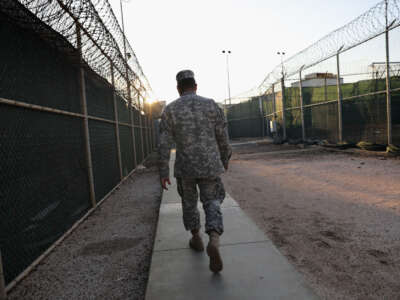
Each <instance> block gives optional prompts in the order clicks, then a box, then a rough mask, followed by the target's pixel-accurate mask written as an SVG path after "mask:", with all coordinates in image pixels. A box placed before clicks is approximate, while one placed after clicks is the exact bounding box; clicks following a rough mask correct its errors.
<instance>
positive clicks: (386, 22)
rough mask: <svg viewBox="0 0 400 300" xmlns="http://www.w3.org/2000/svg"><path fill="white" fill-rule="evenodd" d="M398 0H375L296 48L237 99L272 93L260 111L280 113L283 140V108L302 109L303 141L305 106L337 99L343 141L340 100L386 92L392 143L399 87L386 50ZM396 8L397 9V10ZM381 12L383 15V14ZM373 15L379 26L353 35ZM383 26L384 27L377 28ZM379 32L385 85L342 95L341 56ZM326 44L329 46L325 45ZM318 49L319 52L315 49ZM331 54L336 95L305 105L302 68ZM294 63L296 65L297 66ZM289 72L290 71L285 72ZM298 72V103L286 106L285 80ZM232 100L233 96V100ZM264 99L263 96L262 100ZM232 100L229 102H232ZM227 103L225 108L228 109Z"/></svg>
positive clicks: (270, 116)
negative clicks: (267, 107) (393, 84)
mask: <svg viewBox="0 0 400 300" xmlns="http://www.w3.org/2000/svg"><path fill="white" fill-rule="evenodd" d="M399 2H400V1H398V0H384V1H382V2H380V3H378V4H377V5H376V6H375V7H373V8H372V9H370V10H369V11H368V12H366V13H365V14H363V15H361V16H360V17H358V18H356V19H355V20H354V21H352V22H350V23H349V24H348V25H346V26H343V27H341V28H339V29H338V30H336V31H334V32H332V33H331V34H328V35H327V36H325V37H324V38H322V39H321V40H320V41H318V42H317V43H315V44H313V45H311V46H310V47H308V48H306V49H305V50H303V51H301V52H299V53H298V54H296V55H294V56H292V57H290V58H289V59H288V60H286V61H285V62H282V64H281V65H279V66H278V67H276V68H275V69H274V70H273V71H272V72H271V73H269V74H268V76H267V77H266V78H265V80H264V81H263V82H262V84H261V85H260V86H258V87H257V88H255V89H252V90H251V91H249V92H248V93H247V94H249V95H250V96H244V95H246V93H244V94H242V96H240V97H237V98H236V99H239V101H240V102H243V101H245V100H244V99H247V101H249V100H251V99H255V98H257V97H260V99H264V98H265V97H266V96H269V95H272V102H273V105H272V107H273V111H272V112H269V113H267V114H264V113H263V110H262V109H261V108H260V114H262V115H263V117H264V118H265V119H267V120H271V121H276V120H277V116H278V115H280V114H281V115H282V125H283V126H282V128H281V131H282V132H281V133H280V135H281V137H282V139H283V140H287V133H286V124H287V123H286V112H288V111H291V110H296V109H297V110H300V113H301V137H299V138H300V139H301V140H303V141H305V140H306V139H307V136H306V130H305V127H306V125H305V122H304V110H305V109H307V108H312V107H315V106H323V105H328V104H332V103H337V106H338V108H337V116H338V133H337V134H338V140H337V142H339V143H342V142H344V140H343V111H342V110H343V102H347V101H351V100H354V99H358V98H362V97H366V96H372V95H380V94H385V95H386V119H387V122H386V123H387V124H386V128H387V137H386V141H387V144H388V145H391V144H392V143H393V137H392V136H393V134H392V108H391V106H392V105H391V94H392V93H393V92H397V91H400V88H395V89H392V88H391V79H390V55H389V50H390V45H389V43H390V39H389V33H390V31H391V30H393V29H395V28H397V27H399V26H400V19H399V18H395V17H393V16H396V15H395V12H394V10H395V7H396V8H397V9H398V7H399V5H400V3H399ZM396 12H397V11H396ZM382 15H383V17H382ZM372 18H375V19H377V20H378V21H377V24H379V26H376V27H373V29H371V30H370V31H368V34H369V35H367V36H366V37H365V38H360V37H359V36H355V32H356V30H357V29H360V26H363V24H364V23H365V22H368V21H371V19H372ZM375 25H376V24H375ZM381 26H383V28H384V29H379V28H381ZM347 31H350V32H351V33H352V34H353V35H351V34H347V35H345V34H344V32H347ZM340 35H343V36H346V37H340ZM382 35H385V69H386V78H385V80H386V89H385V90H384V91H383V90H380V91H375V92H369V93H364V94H359V95H356V96H350V97H343V93H342V83H341V77H340V76H341V72H340V56H341V55H342V54H343V53H345V52H347V51H349V50H351V49H353V48H356V47H357V46H359V45H361V44H364V43H366V42H368V41H371V40H373V39H375V38H378V37H380V36H382ZM345 38H347V39H349V40H350V42H349V43H348V44H346V46H345V45H344V44H343V45H338V47H337V50H336V51H332V44H334V41H340V40H341V39H345ZM328 45H329V46H328ZM318 51H319V52H318ZM310 53H317V54H318V55H316V58H315V59H314V60H312V59H310V60H309V61H308V64H304V62H306V61H307V60H306V58H307V57H308V56H307V55H310ZM331 58H335V59H336V76H337V82H336V90H337V99H336V100H330V101H322V102H318V103H312V104H307V105H305V104H304V102H303V86H302V72H304V71H305V70H307V69H309V68H312V67H315V66H317V65H318V64H320V63H322V62H325V61H327V60H329V59H331ZM299 61H302V62H303V64H302V65H301V66H300V64H299ZM285 63H287V64H288V65H289V66H288V71H286V72H285V71H284V70H285V69H286V66H285ZM296 66H297V67H298V69H296ZM287 73H289V74H287ZM277 74H280V78H279V79H273V78H277V77H278V75H277ZM297 74H298V76H299V87H298V88H299V94H300V106H295V107H290V108H286V107H285V99H286V97H285V83H286V81H287V80H288V76H292V75H297ZM279 84H280V85H281V96H282V99H283V100H282V109H280V110H277V108H276V99H275V98H276V94H277V93H276V92H275V88H276V86H277V85H279ZM233 101H235V99H234V100H233ZM262 101H265V100H262ZM234 105H235V104H233V105H232V106H234ZM229 109H230V107H228V108H227V110H228V112H229ZM247 119H248V116H246V117H243V118H239V119H238V118H236V119H234V121H238V120H247ZM230 121H233V120H231V119H229V113H228V124H229V122H230ZM266 124H267V127H268V124H269V123H268V122H266Z"/></svg>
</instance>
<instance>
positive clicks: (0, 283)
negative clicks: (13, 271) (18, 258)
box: [0, 251, 7, 300]
mask: <svg viewBox="0 0 400 300" xmlns="http://www.w3.org/2000/svg"><path fill="white" fill-rule="evenodd" d="M6 299H7V293H6V282H5V279H4V272H3V261H2V259H1V251H0V300H6Z"/></svg>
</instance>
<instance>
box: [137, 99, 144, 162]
mask: <svg viewBox="0 0 400 300" xmlns="http://www.w3.org/2000/svg"><path fill="white" fill-rule="evenodd" d="M140 98H141V95H140V93H139V92H138V102H139V103H140ZM142 126H143V124H142V109H141V108H139V127H140V130H139V131H140V145H141V148H142V161H141V162H140V163H142V162H143V161H144V157H145V154H144V141H143V128H142Z"/></svg>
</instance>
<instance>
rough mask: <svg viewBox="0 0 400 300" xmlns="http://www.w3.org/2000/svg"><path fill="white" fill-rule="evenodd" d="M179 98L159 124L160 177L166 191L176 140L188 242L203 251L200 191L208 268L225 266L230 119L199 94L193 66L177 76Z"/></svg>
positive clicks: (177, 174)
mask: <svg viewBox="0 0 400 300" xmlns="http://www.w3.org/2000/svg"><path fill="white" fill-rule="evenodd" d="M176 80H177V83H178V86H177V89H178V92H179V95H180V98H178V99H177V100H175V101H173V102H172V103H170V104H169V105H168V106H167V107H166V108H165V110H164V112H163V114H162V116H161V123H160V148H159V154H160V166H159V167H160V178H161V185H162V187H163V189H165V190H167V189H168V188H167V183H168V184H171V183H170V180H169V159H170V150H171V145H172V144H173V143H175V145H176V161H175V167H174V176H175V177H176V179H177V187H178V193H179V195H180V196H181V198H182V210H183V223H184V226H185V228H186V230H190V231H191V233H192V235H193V236H192V238H191V239H190V241H189V246H190V248H192V249H193V250H195V251H204V245H203V241H202V239H201V236H200V227H201V226H200V214H199V211H198V209H197V201H198V193H197V187H198V188H199V190H200V201H201V202H202V204H203V209H204V212H205V215H206V224H205V231H206V233H207V234H208V235H209V243H208V245H207V254H208V256H209V257H210V270H211V271H213V272H215V273H217V272H220V271H221V270H222V258H221V255H220V252H219V237H220V235H221V234H222V233H223V231H224V226H223V219H222V212H221V203H222V201H223V200H224V198H225V190H224V186H223V183H222V181H221V178H220V175H221V174H222V173H223V172H224V169H225V170H227V169H228V162H229V159H230V156H231V154H232V150H231V147H230V145H229V141H228V136H227V131H226V121H225V116H224V113H223V111H222V109H221V108H220V107H219V106H218V105H217V104H216V103H215V102H214V100H212V99H208V98H204V97H201V96H198V95H197V94H196V92H197V84H196V81H195V79H194V73H193V72H192V71H191V70H183V71H180V72H179V73H178V74H177V75H176Z"/></svg>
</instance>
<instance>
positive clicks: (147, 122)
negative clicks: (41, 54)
mask: <svg viewBox="0 0 400 300" xmlns="http://www.w3.org/2000/svg"><path fill="white" fill-rule="evenodd" d="M57 3H59V4H60V6H61V7H62V9H64V10H66V12H67V13H68V14H70V15H71V16H72V17H73V15H72V14H71V13H70V12H68V11H67V10H68V9H67V7H65V6H63V5H62V2H61V1H59V0H57ZM75 21H76V23H75V25H76V26H75V35H76V41H77V44H76V48H75V50H74V51H75V56H76V57H77V58H78V63H79V73H78V78H77V79H78V80H77V81H78V83H79V90H80V93H79V98H80V103H81V112H80V113H76V112H71V111H67V110H62V109H56V108H52V107H48V106H43V105H36V104H32V103H27V102H23V101H19V100H18V99H5V98H1V97H0V104H2V105H5V106H10V107H17V108H21V109H28V110H32V111H41V112H47V113H51V114H56V115H64V116H69V117H72V118H75V119H81V120H82V123H83V130H84V142H85V152H86V168H87V177H88V181H89V188H90V199H88V200H90V203H91V207H92V208H91V209H89V211H87V213H86V214H85V215H84V216H83V217H82V218H81V219H79V220H78V221H76V222H75V224H74V225H73V226H72V227H71V228H70V229H69V230H68V231H67V232H65V233H64V235H63V236H61V237H60V238H59V239H58V240H57V241H56V242H55V243H54V244H53V245H51V246H50V247H49V248H48V249H47V250H46V251H45V252H44V253H42V255H41V256H39V257H38V258H36V260H35V261H33V263H32V264H31V265H30V266H28V268H27V269H25V271H23V272H22V273H20V274H19V275H18V276H17V277H16V278H14V280H12V281H11V282H9V283H8V285H7V286H6V285H5V279H4V272H3V264H2V259H1V251H0V300H3V299H6V297H7V296H6V294H7V292H9V291H10V290H11V289H12V288H13V287H14V286H15V285H16V284H17V283H18V282H19V281H20V280H22V279H23V278H24V277H25V276H26V275H27V274H28V273H29V272H30V270H32V269H33V268H34V266H36V265H37V264H38V263H39V262H40V261H41V260H42V259H43V258H44V257H45V256H47V255H48V254H49V253H50V252H51V251H52V249H54V247H55V246H57V245H58V244H59V243H60V242H61V241H62V240H63V239H65V237H66V236H67V235H69V234H70V233H71V232H72V231H73V230H74V229H75V228H76V227H77V226H78V225H79V224H80V223H81V222H82V221H83V220H84V219H85V218H87V216H89V215H90V214H91V213H92V212H93V211H94V210H95V209H96V208H97V207H98V206H99V205H100V204H101V203H102V202H103V201H104V200H105V199H106V198H107V197H108V196H109V195H110V194H111V192H112V191H114V190H115V189H116V188H117V187H118V186H119V185H120V184H121V183H122V182H123V181H124V180H125V179H126V178H128V177H129V176H130V175H131V174H132V173H133V172H135V171H136V170H137V166H138V165H139V164H140V163H142V161H143V160H144V159H145V158H146V156H147V155H148V154H149V153H151V151H152V150H153V149H154V147H155V143H154V128H153V121H152V117H151V114H149V113H146V112H144V111H142V109H140V108H139V107H141V106H142V105H141V103H143V104H144V105H143V108H144V109H145V110H148V109H146V103H145V98H144V96H143V90H139V89H137V88H136V87H135V86H134V85H132V70H131V69H130V66H129V65H128V63H127V61H126V60H125V64H124V67H125V76H123V78H124V80H125V82H126V89H127V90H126V93H121V90H120V88H119V87H117V85H116V83H115V79H114V75H115V74H116V72H118V75H123V73H124V72H122V74H121V70H119V69H116V67H117V66H116V65H115V62H114V60H113V59H111V58H110V57H108V56H107V54H106V53H104V51H103V50H102V49H101V47H100V46H99V45H96V46H97V47H98V48H99V50H100V52H101V53H102V54H103V55H104V56H105V57H107V58H108V61H109V70H108V71H106V72H105V73H107V72H108V73H109V74H111V82H109V80H107V79H106V78H104V77H101V75H100V74H98V73H96V72H95V71H93V69H92V68H91V66H90V65H89V64H88V63H87V62H86V61H85V60H84V55H83V50H82V49H83V45H82V43H83V42H82V38H81V33H82V31H84V32H85V33H84V34H85V35H86V37H89V38H90V34H88V32H87V30H86V29H85V28H84V27H83V26H82V24H80V23H79V22H78V20H75ZM25 26H26V25H25ZM46 30H48V31H49V32H50V33H51V34H52V35H54V36H57V35H58V33H54V32H52V30H51V29H48V28H47V29H46ZM48 42H50V41H48ZM93 42H94V40H93ZM94 43H95V42H94ZM95 44H96V43H95ZM59 51H63V50H62V49H59ZM68 51H71V49H68ZM74 51H72V52H74ZM69 54H70V53H69ZM125 54H126V53H125ZM69 59H71V57H70V58H69ZM72 59H74V60H75V58H74V57H72ZM119 67H120V64H119ZM139 67H140V66H139ZM140 71H141V69H140ZM86 76H91V77H93V76H94V77H97V78H98V79H101V80H102V81H103V82H104V83H105V84H106V86H107V87H108V88H109V89H110V91H112V98H113V107H114V118H115V119H114V120H110V119H106V118H101V117H98V116H93V115H90V114H89V113H88V104H87V99H86V98H87V95H86V87H85V85H86V79H85V77H86ZM141 76H142V78H145V77H143V76H144V75H143V74H141ZM131 87H133V93H132V91H131ZM146 87H147V86H146ZM124 95H127V97H128V99H124ZM133 95H134V97H135V99H133V97H132V96H133ZM117 96H118V97H120V98H121V99H122V100H124V101H126V109H127V110H128V111H129V123H125V122H122V121H121V120H120V119H119V117H118V109H117ZM133 100H135V101H133ZM147 108H148V107H147ZM134 112H136V113H137V114H138V115H139V116H138V124H135V120H134V117H133V113H134ZM89 120H96V121H99V122H104V123H108V124H112V125H114V126H115V134H116V148H117V156H118V157H117V160H118V169H119V177H120V180H119V183H118V184H117V185H116V186H114V188H113V189H112V190H111V191H109V192H108V193H107V194H106V195H105V196H104V197H102V199H98V200H97V201H96V195H95V187H94V174H93V166H92V155H91V141H90V133H89V124H88V123H89ZM121 126H125V127H128V128H129V129H130V131H131V140H132V146H133V153H131V155H132V156H133V160H134V168H133V169H132V170H131V171H130V172H129V174H127V175H126V176H124V174H123V170H122V158H121V142H120V136H119V127H121ZM135 129H139V130H138V131H139V135H138V136H136V135H135ZM136 141H138V143H136ZM136 144H138V145H139V146H140V149H136ZM145 144H146V145H145ZM139 152H140V153H141V156H140V158H141V161H137V157H138V155H137V154H138V153H139Z"/></svg>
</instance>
